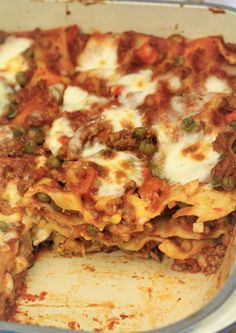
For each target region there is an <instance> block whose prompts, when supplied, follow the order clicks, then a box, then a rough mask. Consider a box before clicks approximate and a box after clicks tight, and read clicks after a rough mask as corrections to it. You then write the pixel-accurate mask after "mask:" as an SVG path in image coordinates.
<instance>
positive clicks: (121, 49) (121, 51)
mask: <svg viewBox="0 0 236 333" xmlns="http://www.w3.org/2000/svg"><path fill="white" fill-rule="evenodd" d="M134 45H135V35H134V33H133V32H132V31H127V32H124V33H123V34H122V37H121V39H120V41H119V45H118V62H119V63H122V62H123V61H124V59H125V56H126V54H127V52H128V51H129V50H130V49H132V48H133V47H134Z"/></svg>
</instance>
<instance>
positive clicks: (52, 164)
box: [47, 156, 61, 169]
mask: <svg viewBox="0 0 236 333" xmlns="http://www.w3.org/2000/svg"><path fill="white" fill-rule="evenodd" d="M47 166H48V167H49V168H51V169H59V168H60V167H61V160H60V159H59V158H58V157H56V156H50V157H49V158H48V160H47Z"/></svg>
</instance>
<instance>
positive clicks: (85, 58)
mask: <svg viewBox="0 0 236 333" xmlns="http://www.w3.org/2000/svg"><path fill="white" fill-rule="evenodd" d="M117 46H118V40H117V38H116V37H115V36H110V35H107V36H104V35H103V36H102V38H100V36H99V35H96V36H93V37H91V38H90V39H89V40H88V42H87V44H86V46H85V48H84V50H83V52H82V53H81V54H80V55H79V57H78V59H77V64H78V67H77V68H76V69H77V70H79V71H81V72H85V71H89V70H96V71H97V73H98V75H99V76H102V77H104V78H106V77H109V76H110V75H113V74H114V73H115V71H116V68H117V66H118V63H117Z"/></svg>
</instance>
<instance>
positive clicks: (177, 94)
mask: <svg viewBox="0 0 236 333" xmlns="http://www.w3.org/2000/svg"><path fill="white" fill-rule="evenodd" d="M176 96H178V97H183V96H184V94H183V93H182V92H178V93H176Z"/></svg>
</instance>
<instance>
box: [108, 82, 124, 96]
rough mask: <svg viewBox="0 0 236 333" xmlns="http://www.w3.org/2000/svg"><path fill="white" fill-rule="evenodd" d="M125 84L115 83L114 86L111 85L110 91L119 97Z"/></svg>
mask: <svg viewBox="0 0 236 333" xmlns="http://www.w3.org/2000/svg"><path fill="white" fill-rule="evenodd" d="M122 89H123V86H122V85H120V84H114V85H113V86H110V88H109V91H110V94H111V95H112V96H114V97H118V96H119V95H120V94H121V92H122Z"/></svg>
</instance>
